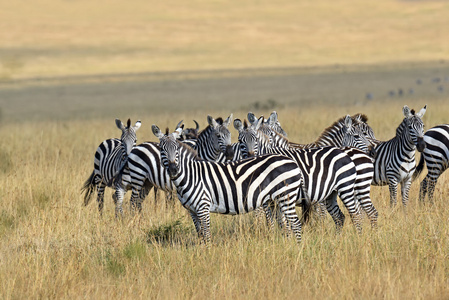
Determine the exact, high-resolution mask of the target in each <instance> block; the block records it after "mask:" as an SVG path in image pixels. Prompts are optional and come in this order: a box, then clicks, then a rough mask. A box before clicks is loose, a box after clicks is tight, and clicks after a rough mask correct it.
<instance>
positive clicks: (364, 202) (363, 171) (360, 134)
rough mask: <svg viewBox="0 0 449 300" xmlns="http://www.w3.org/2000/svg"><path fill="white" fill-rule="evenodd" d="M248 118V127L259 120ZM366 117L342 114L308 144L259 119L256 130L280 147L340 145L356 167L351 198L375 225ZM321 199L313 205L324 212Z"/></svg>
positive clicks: (370, 131)
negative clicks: (275, 129)
mask: <svg viewBox="0 0 449 300" xmlns="http://www.w3.org/2000/svg"><path fill="white" fill-rule="evenodd" d="M248 119H250V120H251V121H252V125H251V126H252V127H253V128H254V126H256V124H258V123H261V122H260V121H259V120H257V119H256V121H254V116H250V114H248ZM366 121H367V117H366V116H365V115H361V114H357V115H355V116H352V117H351V116H349V115H346V116H345V117H342V118H340V119H338V120H337V121H335V122H334V123H333V124H332V125H331V126H330V127H328V128H326V129H325V130H324V131H323V133H322V134H321V136H320V137H319V138H318V140H317V141H316V142H314V143H311V144H306V145H305V144H296V143H291V142H289V141H288V140H287V139H286V138H285V137H284V136H282V135H280V134H279V133H277V132H275V131H274V130H272V129H271V128H270V126H267V125H266V122H264V123H262V124H261V125H260V126H259V127H258V130H260V131H261V132H262V133H264V134H265V135H267V136H268V137H270V138H271V143H272V144H273V145H275V146H276V147H280V148H291V147H292V148H299V149H308V148H313V147H318V146H332V147H339V148H341V149H342V150H343V151H344V152H345V153H346V154H347V155H348V156H349V157H350V158H351V159H352V161H353V162H354V164H355V168H356V182H355V186H354V192H355V198H356V199H357V200H358V201H359V203H360V205H361V206H362V208H363V210H364V211H365V213H366V214H367V215H368V218H369V219H370V222H371V225H372V226H373V227H376V226H377V219H378V212H377V210H376V208H375V207H374V205H373V203H372V201H371V196H370V192H371V182H372V179H373V177H374V165H373V157H375V156H376V152H375V150H374V148H373V147H372V143H371V141H370V139H369V138H371V137H374V132H373V130H372V129H371V127H370V126H369V125H367V124H366ZM324 205H325V203H324V202H321V203H319V204H318V206H317V211H318V213H319V214H320V215H321V216H324V214H325V213H324V212H325V207H324Z"/></svg>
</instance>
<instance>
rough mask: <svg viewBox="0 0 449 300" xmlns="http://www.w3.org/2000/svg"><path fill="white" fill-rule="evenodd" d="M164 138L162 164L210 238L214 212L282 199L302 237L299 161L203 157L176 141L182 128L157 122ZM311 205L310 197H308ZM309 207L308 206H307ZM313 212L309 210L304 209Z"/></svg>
mask: <svg viewBox="0 0 449 300" xmlns="http://www.w3.org/2000/svg"><path fill="white" fill-rule="evenodd" d="M153 133H154V134H155V135H156V136H157V137H158V138H159V140H160V147H161V157H162V162H163V165H164V167H165V168H166V170H168V173H169V174H170V177H171V179H172V181H173V183H174V185H175V186H176V190H177V194H178V198H179V200H180V201H181V203H182V205H183V206H184V207H185V208H186V209H188V210H189V212H190V215H191V216H192V219H193V222H194V224H195V228H196V230H197V232H198V233H199V235H200V236H202V238H203V239H204V241H206V242H209V241H210V212H213V213H221V214H241V213H247V212H250V211H252V210H254V209H256V208H258V207H261V206H266V205H267V204H268V203H269V201H270V200H274V201H276V203H277V204H278V205H279V206H280V208H281V210H282V212H283V213H284V215H285V217H286V219H287V221H288V223H289V225H290V227H291V229H292V230H293V231H294V233H295V236H296V238H297V240H298V241H299V240H300V239H301V223H300V220H299V219H298V216H297V214H296V210H295V203H296V201H297V195H298V192H299V189H300V187H301V184H302V175H301V171H300V170H299V168H298V166H297V164H296V163H295V161H293V160H291V159H289V158H287V157H284V156H281V155H267V156H261V157H256V158H251V159H247V160H240V161H236V162H228V163H216V162H209V161H204V160H200V159H199V158H198V156H197V154H196V152H195V151H193V150H192V149H191V148H190V147H188V146H187V145H185V144H182V143H180V142H179V141H177V140H176V138H177V136H178V135H179V134H180V133H181V131H177V132H175V133H173V134H170V135H165V134H163V133H162V132H161V131H160V130H159V128H158V127H157V126H155V125H153ZM303 203H304V205H305V206H308V205H307V201H303ZM307 208H308V207H307ZM304 211H305V212H306V213H305V216H307V212H308V211H309V210H308V209H305V210H304Z"/></svg>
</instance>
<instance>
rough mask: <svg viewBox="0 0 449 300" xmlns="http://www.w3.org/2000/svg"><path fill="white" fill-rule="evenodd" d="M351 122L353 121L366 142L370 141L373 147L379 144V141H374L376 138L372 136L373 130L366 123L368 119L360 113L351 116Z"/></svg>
mask: <svg viewBox="0 0 449 300" xmlns="http://www.w3.org/2000/svg"><path fill="white" fill-rule="evenodd" d="M352 120H353V121H354V123H355V124H356V126H357V127H358V128H359V129H360V131H361V133H362V134H363V136H365V137H366V138H367V139H368V141H370V143H371V145H372V146H373V147H374V146H376V145H377V144H378V143H379V141H378V140H377V139H376V136H375V135H374V130H373V129H372V128H371V126H369V125H368V123H367V122H368V117H367V116H366V115H364V114H360V113H359V114H355V115H353V116H352Z"/></svg>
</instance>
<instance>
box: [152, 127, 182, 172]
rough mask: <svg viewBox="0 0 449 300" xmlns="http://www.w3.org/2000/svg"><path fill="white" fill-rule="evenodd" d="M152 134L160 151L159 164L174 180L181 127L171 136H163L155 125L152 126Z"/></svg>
mask: <svg viewBox="0 0 449 300" xmlns="http://www.w3.org/2000/svg"><path fill="white" fill-rule="evenodd" d="M151 129H152V131H153V134H154V135H155V136H156V137H157V138H158V139H159V147H160V149H161V162H162V165H163V166H164V168H165V169H166V170H167V172H168V175H169V176H170V178H172V179H173V178H175V177H176V176H177V175H178V173H179V169H180V167H179V148H180V144H179V142H178V141H177V139H178V138H179V136H180V135H181V133H182V127H180V128H177V129H176V131H175V132H173V133H172V134H168V129H167V133H166V134H164V133H162V131H161V130H160V129H159V127H157V126H156V125H152V126H151Z"/></svg>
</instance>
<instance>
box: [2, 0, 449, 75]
mask: <svg viewBox="0 0 449 300" xmlns="http://www.w3.org/2000/svg"><path fill="white" fill-rule="evenodd" d="M0 7H1V8H2V9H0V20H2V30H1V31H0V40H1V41H2V48H1V49H0V54H1V60H0V77H2V78H3V79H5V80H11V79H20V78H32V77H54V76H65V75H83V74H110V73H135V72H148V71H150V72H151V71H167V70H198V69H202V70H208V69H209V70H210V69H217V68H221V69H234V68H248V67H273V66H275V67H279V66H284V67H285V66H287V67H290V66H316V65H334V64H354V63H357V64H375V63H385V62H387V63H390V62H404V61H437V60H440V59H447V58H448V57H447V53H448V52H449V41H448V39H447V38H446V36H445V31H444V28H448V27H449V20H448V18H447V15H448V13H449V4H448V3H447V2H446V1H392V0H379V1H375V2H366V1H355V0H344V1H338V2H337V1H328V0H318V1H306V0H303V1H292V0H285V1H276V2H274V1H267V0H263V1H239V2H238V3H236V2H229V1H213V2H210V1H189V2H185V1H179V0H173V1H143V0H136V1H132V3H128V2H125V1H121V0H111V1H94V2H91V1H60V0H39V1H33V2H32V3H24V2H22V1H6V0H2V1H0Z"/></svg>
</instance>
